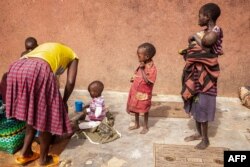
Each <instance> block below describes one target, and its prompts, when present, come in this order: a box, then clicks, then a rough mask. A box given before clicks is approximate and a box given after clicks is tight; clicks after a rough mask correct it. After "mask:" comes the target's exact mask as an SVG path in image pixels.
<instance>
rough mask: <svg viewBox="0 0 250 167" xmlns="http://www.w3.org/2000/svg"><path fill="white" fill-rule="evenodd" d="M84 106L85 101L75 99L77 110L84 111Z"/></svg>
mask: <svg viewBox="0 0 250 167" xmlns="http://www.w3.org/2000/svg"><path fill="white" fill-rule="evenodd" d="M83 106H84V103H83V101H81V100H76V101H75V110H76V112H82V109H83Z"/></svg>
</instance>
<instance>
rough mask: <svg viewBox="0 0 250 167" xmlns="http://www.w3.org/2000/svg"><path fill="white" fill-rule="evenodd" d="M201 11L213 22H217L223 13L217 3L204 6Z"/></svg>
mask: <svg viewBox="0 0 250 167" xmlns="http://www.w3.org/2000/svg"><path fill="white" fill-rule="evenodd" d="M200 11H202V12H203V14H205V15H207V16H209V17H210V18H211V19H212V20H213V21H216V20H217V18H218V17H219V16H220V13H221V10H220V7H219V6H218V5H217V4H215V3H207V4H205V5H203V6H202V7H201V9H200Z"/></svg>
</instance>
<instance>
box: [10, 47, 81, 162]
mask: <svg viewBox="0 0 250 167" xmlns="http://www.w3.org/2000/svg"><path fill="white" fill-rule="evenodd" d="M77 66H78V57H77V56H76V54H75V53H74V51H73V50H72V49H71V48H69V47H67V46H65V45H63V44H60V43H44V44H41V45H39V46H38V47H37V48H35V49H34V50H33V51H31V52H29V53H28V54H26V55H24V56H23V57H22V58H21V59H20V60H18V61H16V62H14V63H13V64H12V65H11V66H10V69H9V73H8V78H7V93H6V94H7V95H6V116H7V117H8V118H16V119H18V120H21V121H26V134H25V139H24V145H23V147H22V149H21V156H20V157H17V158H16V162H17V163H18V164H26V163H28V162H30V161H33V160H35V159H38V158H39V157H40V165H47V164H49V163H51V162H53V157H52V156H49V155H48V151H49V146H50V144H51V139H52V134H56V135H63V134H66V133H72V128H71V126H70V121H69V117H68V114H67V111H68V107H67V101H68V99H69V96H70V95H71V93H72V91H73V89H74V86H75V80H76V75H77ZM66 69H67V82H66V86H65V89H64V95H63V97H62V96H61V94H60V92H59V88H58V85H57V82H56V77H55V76H56V75H61V74H62V73H63V72H64V71H65V70H66ZM36 131H40V134H39V141H40V155H39V154H38V153H35V152H33V151H32V149H31V145H32V141H33V138H34V136H35V133H36Z"/></svg>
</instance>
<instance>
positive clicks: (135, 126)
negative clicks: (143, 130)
mask: <svg viewBox="0 0 250 167" xmlns="http://www.w3.org/2000/svg"><path fill="white" fill-rule="evenodd" d="M139 128H140V126H139V125H134V126H130V127H129V128H128V130H135V129H139Z"/></svg>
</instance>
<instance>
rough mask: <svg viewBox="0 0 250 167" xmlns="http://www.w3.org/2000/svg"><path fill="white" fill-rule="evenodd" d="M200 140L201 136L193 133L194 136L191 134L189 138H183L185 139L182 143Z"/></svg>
mask: <svg viewBox="0 0 250 167" xmlns="http://www.w3.org/2000/svg"><path fill="white" fill-rule="evenodd" d="M201 139H202V138H201V135H200V134H198V133H195V134H193V135H191V136H188V137H185V138H184V141H185V142H189V141H194V140H201Z"/></svg>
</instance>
